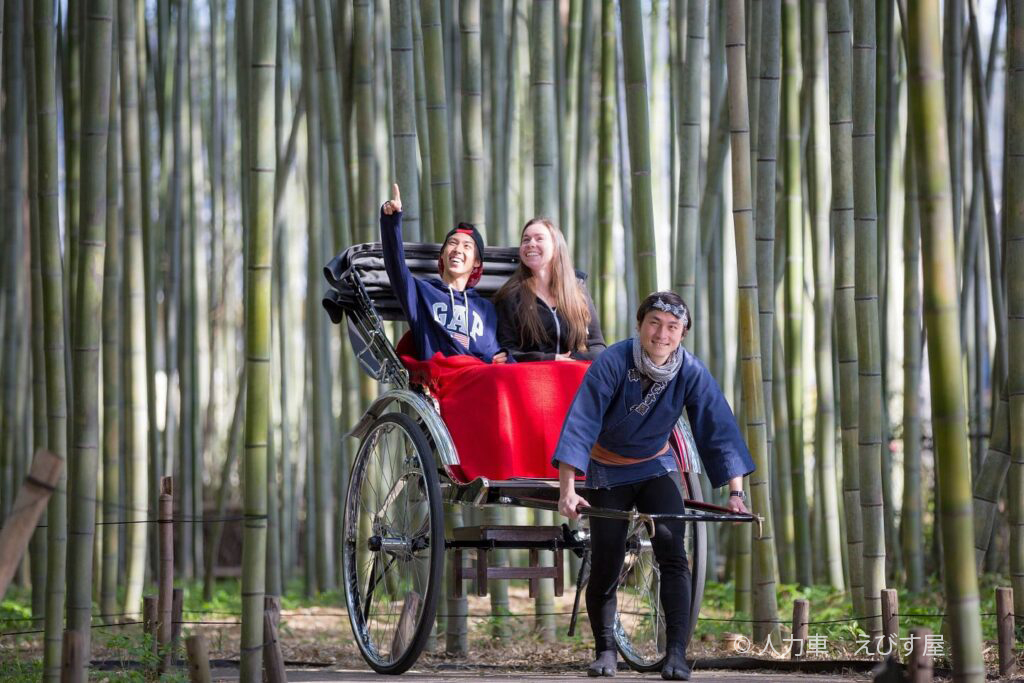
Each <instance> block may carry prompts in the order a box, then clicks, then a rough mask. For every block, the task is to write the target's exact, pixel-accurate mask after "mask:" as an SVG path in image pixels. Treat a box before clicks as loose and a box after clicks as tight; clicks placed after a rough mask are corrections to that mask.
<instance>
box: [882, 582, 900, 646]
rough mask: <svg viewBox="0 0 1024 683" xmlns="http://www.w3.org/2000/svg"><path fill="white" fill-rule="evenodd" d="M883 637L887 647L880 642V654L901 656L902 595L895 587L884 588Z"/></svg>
mask: <svg viewBox="0 0 1024 683" xmlns="http://www.w3.org/2000/svg"><path fill="white" fill-rule="evenodd" d="M882 637H883V638H884V639H885V643H886V645H887V647H886V648H885V649H884V650H883V649H882V643H878V654H880V655H883V656H886V657H887V656H889V655H894V656H895V657H896V658H897V659H899V656H900V647H899V642H900V597H899V594H898V593H897V592H896V589H894V588H885V589H883V590H882Z"/></svg>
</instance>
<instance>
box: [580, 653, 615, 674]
mask: <svg viewBox="0 0 1024 683" xmlns="http://www.w3.org/2000/svg"><path fill="white" fill-rule="evenodd" d="M617 666H618V665H617V663H616V653H615V650H604V651H603V652H600V653H599V654H598V655H597V659H595V660H594V661H592V662H591V663H590V666H588V667H587V675H588V676H590V677H591V678H597V677H598V676H604V677H606V678H613V677H614V676H615V670H616V668H617Z"/></svg>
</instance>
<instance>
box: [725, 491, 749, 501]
mask: <svg viewBox="0 0 1024 683" xmlns="http://www.w3.org/2000/svg"><path fill="white" fill-rule="evenodd" d="M729 497H730V498H739V499H740V500H746V499H747V494H746V493H745V492H743V491H729Z"/></svg>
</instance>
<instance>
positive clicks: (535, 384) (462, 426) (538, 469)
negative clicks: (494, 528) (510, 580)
mask: <svg viewBox="0 0 1024 683" xmlns="http://www.w3.org/2000/svg"><path fill="white" fill-rule="evenodd" d="M407 346H408V347H411V340H409V339H407V336H406V337H403V339H402V341H401V342H399V348H398V350H399V354H400V355H401V357H402V362H403V363H404V364H405V366H406V368H407V369H408V370H409V373H410V378H411V380H412V381H413V382H414V383H416V384H420V385H423V386H425V387H426V388H428V389H429V390H430V392H431V394H432V395H433V396H434V398H436V399H437V402H438V405H439V407H440V412H441V419H442V420H443V421H444V423H445V425H446V426H447V428H448V432H449V434H450V435H451V437H452V442H453V443H454V445H455V449H456V452H457V453H458V455H459V460H460V464H459V465H458V466H456V467H451V468H449V470H450V472H449V473H450V474H451V476H452V477H453V478H454V479H455V480H456V481H458V482H459V483H468V482H469V481H472V480H473V479H476V478H477V477H485V478H487V479H490V480H510V479H557V478H558V470H556V469H555V468H554V467H552V465H551V456H552V454H553V453H554V451H555V446H556V445H557V443H558V437H559V434H560V433H561V430H562V423H563V422H564V421H565V416H566V414H568V412H569V406H570V405H571V404H572V400H573V398H574V397H575V395H576V390H577V389H578V388H579V385H580V382H582V381H583V375H584V374H586V371H587V368H588V367H590V363H587V362H572V363H564V362H557V361H549V362H538V363H508V364H495V365H492V364H488V363H483V362H481V361H480V360H478V359H477V358H474V357H472V356H447V357H446V356H442V355H441V354H440V353H438V354H435V355H434V357H433V358H431V359H430V360H429V361H420V360H417V359H416V358H415V357H414V356H412V355H407V354H404V353H402V351H403V350H404V349H403V347H407ZM409 350H412V349H411V348H410V349H409Z"/></svg>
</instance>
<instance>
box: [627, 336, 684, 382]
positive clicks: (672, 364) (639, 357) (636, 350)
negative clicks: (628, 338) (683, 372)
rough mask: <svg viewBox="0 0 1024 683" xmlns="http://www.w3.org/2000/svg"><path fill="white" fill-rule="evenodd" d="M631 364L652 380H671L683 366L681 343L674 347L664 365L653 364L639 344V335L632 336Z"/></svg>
mask: <svg viewBox="0 0 1024 683" xmlns="http://www.w3.org/2000/svg"><path fill="white" fill-rule="evenodd" d="M633 365H634V366H636V369H637V370H639V371H640V372H641V373H643V374H644V375H646V376H647V377H648V378H649V379H650V380H651V381H653V382H664V383H668V382H671V381H672V380H673V379H675V376H676V374H677V373H678V372H679V368H681V367H682V366H683V345H682V344H680V345H679V347H678V348H676V352H675V353H673V354H672V356H671V357H669V359H668V361H667V362H666V363H665V364H664V365H655V364H654V362H653V361H652V360H651V358H650V356H648V355H647V353H646V352H645V351H644V348H643V346H641V344H640V337H639V336H637V337H633Z"/></svg>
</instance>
